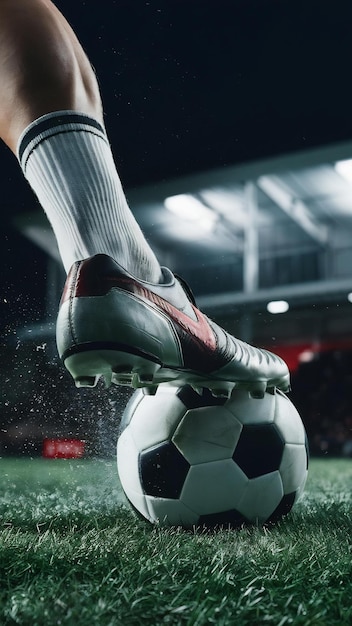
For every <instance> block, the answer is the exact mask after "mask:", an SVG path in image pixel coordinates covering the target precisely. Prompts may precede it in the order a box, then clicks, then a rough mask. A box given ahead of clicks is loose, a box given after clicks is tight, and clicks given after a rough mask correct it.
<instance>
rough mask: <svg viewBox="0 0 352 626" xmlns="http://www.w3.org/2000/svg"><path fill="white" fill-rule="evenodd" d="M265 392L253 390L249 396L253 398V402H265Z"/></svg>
mask: <svg viewBox="0 0 352 626" xmlns="http://www.w3.org/2000/svg"><path fill="white" fill-rule="evenodd" d="M264 393H265V392H264V391H260V389H258V390H255V389H253V391H250V392H249V395H250V396H251V398H253V400H263V398H264Z"/></svg>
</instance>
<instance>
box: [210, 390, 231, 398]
mask: <svg viewBox="0 0 352 626" xmlns="http://www.w3.org/2000/svg"><path fill="white" fill-rule="evenodd" d="M210 391H211V395H212V396H214V398H229V397H230V390H229V389H211V390H210Z"/></svg>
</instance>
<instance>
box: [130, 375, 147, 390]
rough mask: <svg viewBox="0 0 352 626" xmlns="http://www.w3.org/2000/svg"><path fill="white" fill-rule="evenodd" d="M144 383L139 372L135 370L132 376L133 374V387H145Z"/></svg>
mask: <svg viewBox="0 0 352 626" xmlns="http://www.w3.org/2000/svg"><path fill="white" fill-rule="evenodd" d="M143 386H144V385H143V384H141V379H140V377H139V374H138V372H133V374H132V376H131V387H133V389H140V387H143Z"/></svg>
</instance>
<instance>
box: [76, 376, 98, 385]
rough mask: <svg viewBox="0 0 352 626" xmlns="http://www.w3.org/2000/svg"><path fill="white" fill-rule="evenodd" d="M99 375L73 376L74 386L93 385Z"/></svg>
mask: <svg viewBox="0 0 352 626" xmlns="http://www.w3.org/2000/svg"><path fill="white" fill-rule="evenodd" d="M98 379H99V376H78V377H77V378H75V385H76V387H78V388H80V387H95V385H96V384H97V382H98Z"/></svg>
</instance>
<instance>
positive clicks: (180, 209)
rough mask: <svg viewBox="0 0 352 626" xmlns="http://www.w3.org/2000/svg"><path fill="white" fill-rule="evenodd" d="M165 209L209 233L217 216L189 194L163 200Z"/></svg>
mask: <svg viewBox="0 0 352 626" xmlns="http://www.w3.org/2000/svg"><path fill="white" fill-rule="evenodd" d="M164 205H165V206H166V208H167V209H168V210H169V211H171V212H172V213H174V214H175V215H177V216H178V217H180V218H181V219H184V220H188V221H189V222H195V223H196V225H197V226H200V228H202V229H203V230H205V231H207V232H211V231H212V230H213V227H214V224H215V222H216V221H217V215H216V213H214V211H212V210H211V209H209V208H208V207H207V206H205V204H203V202H201V201H200V200H198V198H196V197H195V196H192V195H191V194H188V193H184V194H178V195H177V196H170V197H168V198H165V200H164Z"/></svg>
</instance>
